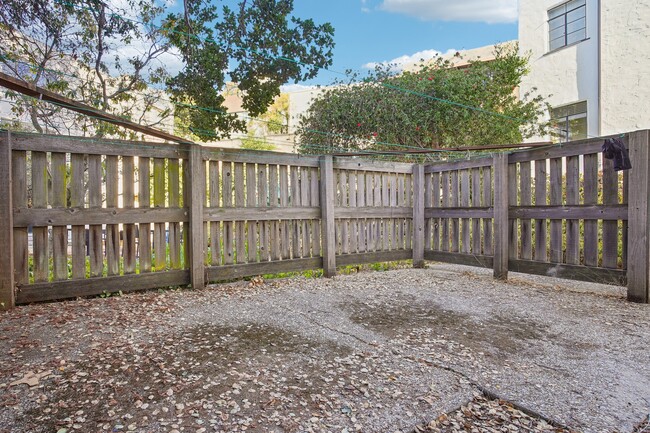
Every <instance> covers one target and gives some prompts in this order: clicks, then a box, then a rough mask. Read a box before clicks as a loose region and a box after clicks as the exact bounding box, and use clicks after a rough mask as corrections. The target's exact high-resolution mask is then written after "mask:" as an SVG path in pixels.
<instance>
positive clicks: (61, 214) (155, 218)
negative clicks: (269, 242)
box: [14, 194, 315, 227]
mask: <svg viewBox="0 0 650 433" xmlns="http://www.w3.org/2000/svg"><path fill="white" fill-rule="evenodd" d="M125 196H126V197H127V198H128V197H129V196H131V197H132V195H130V194H126V195H125ZM124 201H125V206H127V205H128V206H129V208H94V209H90V208H83V207H82V208H77V207H69V208H64V209H61V208H59V209H34V208H18V209H14V218H15V221H16V222H15V223H14V227H30V226H34V227H46V226H50V225H63V224H65V223H66V222H68V224H72V225H83V224H86V225H87V224H95V225H100V224H120V223H122V224H125V225H132V224H136V223H161V224H162V223H165V222H169V221H171V222H188V221H189V216H188V215H189V214H188V212H187V210H185V209H183V208H175V209H170V208H131V206H133V204H132V200H130V199H129V200H124ZM242 209H244V211H243V212H245V213H251V214H253V213H254V212H248V211H247V210H246V208H242ZM206 212H207V213H208V214H209V215H214V216H212V217H210V219H211V220H212V221H218V220H222V219H223V220H228V219H229V220H233V221H234V220H236V219H237V215H235V214H234V213H233V212H228V211H222V210H220V209H216V210H214V211H206ZM221 212H222V213H223V214H224V217H223V218H221V217H220V215H221ZM313 213H315V212H312V214H313ZM266 218H267V219H268V218H269V217H266Z"/></svg>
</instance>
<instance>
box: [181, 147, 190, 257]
mask: <svg viewBox="0 0 650 433" xmlns="http://www.w3.org/2000/svg"><path fill="white" fill-rule="evenodd" d="M188 154H189V153H188ZM181 170H182V172H183V173H182V185H181V196H182V197H183V203H182V205H183V209H184V210H185V211H186V212H187V215H188V217H189V214H190V210H191V201H192V190H191V189H192V173H191V167H190V160H189V159H187V158H185V159H183V162H182V163H181ZM188 219H189V218H188ZM191 230H192V227H191V225H190V223H189V221H188V222H183V226H182V238H183V253H184V254H183V256H184V257H183V268H184V269H190V268H191V267H192V263H191V262H190V259H191V255H192V251H191V247H192V245H191V244H192V242H191V240H192V233H191Z"/></svg>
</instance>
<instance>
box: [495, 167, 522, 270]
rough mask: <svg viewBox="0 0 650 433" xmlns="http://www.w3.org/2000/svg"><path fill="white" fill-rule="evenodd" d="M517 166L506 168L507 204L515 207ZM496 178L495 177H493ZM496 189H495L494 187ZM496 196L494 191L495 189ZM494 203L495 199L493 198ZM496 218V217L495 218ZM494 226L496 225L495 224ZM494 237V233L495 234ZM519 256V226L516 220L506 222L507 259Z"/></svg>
mask: <svg viewBox="0 0 650 433" xmlns="http://www.w3.org/2000/svg"><path fill="white" fill-rule="evenodd" d="M517 171H518V170H517V164H510V165H509V166H508V182H509V183H508V204H509V206H517V204H518V202H519V201H518V200H517V198H518V195H519V193H518V186H517V185H518V177H517ZM495 177H496V175H495ZM495 188H496V187H495ZM495 195H496V189H495ZM495 201H496V198H495ZM495 218H496V217H495ZM495 224H496V223H495ZM495 236H496V233H495ZM518 256H519V226H518V224H517V220H516V219H511V220H510V221H508V258H510V259H516V258H518Z"/></svg>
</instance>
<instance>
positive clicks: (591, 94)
mask: <svg viewBox="0 0 650 433" xmlns="http://www.w3.org/2000/svg"><path fill="white" fill-rule="evenodd" d="M519 46H520V49H521V52H522V54H529V55H530V68H531V72H530V74H529V75H528V76H527V77H525V78H524V80H523V82H522V84H521V94H525V93H526V92H527V91H530V90H532V89H533V88H537V93H539V94H541V95H544V96H547V95H550V96H549V97H548V99H547V100H548V102H549V104H550V105H551V107H552V109H551V112H550V113H549V116H550V117H551V118H552V119H554V120H555V122H556V124H557V127H558V131H559V134H560V135H561V139H562V141H565V140H566V139H580V138H585V137H598V136H602V135H610V134H617V133H622V132H626V131H633V130H637V129H645V128H650V85H649V84H648V83H649V82H650V0H570V1H566V0H565V1H558V0H519ZM537 139H539V137H533V138H532V139H531V140H533V141H534V140H537Z"/></svg>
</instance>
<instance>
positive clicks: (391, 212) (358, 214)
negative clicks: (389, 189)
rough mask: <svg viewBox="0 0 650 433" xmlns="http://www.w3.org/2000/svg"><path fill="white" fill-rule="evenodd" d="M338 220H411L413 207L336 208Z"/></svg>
mask: <svg viewBox="0 0 650 433" xmlns="http://www.w3.org/2000/svg"><path fill="white" fill-rule="evenodd" d="M334 211H335V212H336V218H339V219H343V218H411V217H412V216H413V208H412V207H411V206H390V205H389V206H388V207H381V206H364V207H354V208H353V207H349V206H348V207H335V208H334Z"/></svg>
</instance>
